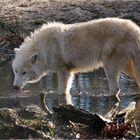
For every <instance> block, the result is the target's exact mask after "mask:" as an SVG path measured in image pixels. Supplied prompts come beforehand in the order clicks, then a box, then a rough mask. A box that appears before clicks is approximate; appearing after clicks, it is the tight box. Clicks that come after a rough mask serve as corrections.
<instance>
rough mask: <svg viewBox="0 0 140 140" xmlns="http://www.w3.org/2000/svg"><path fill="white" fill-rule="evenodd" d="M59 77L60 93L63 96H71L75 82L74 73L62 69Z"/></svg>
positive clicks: (58, 74)
mask: <svg viewBox="0 0 140 140" xmlns="http://www.w3.org/2000/svg"><path fill="white" fill-rule="evenodd" d="M57 76H58V90H59V92H60V93H62V94H69V93H70V88H71V84H72V80H73V73H72V72H70V71H69V70H67V69H66V68H62V69H61V70H59V71H58V72H57Z"/></svg>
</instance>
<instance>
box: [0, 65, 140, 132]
mask: <svg viewBox="0 0 140 140" xmlns="http://www.w3.org/2000/svg"><path fill="white" fill-rule="evenodd" d="M13 79H14V75H13V72H12V68H11V64H6V65H4V66H3V67H0V108H2V107H14V106H15V92H14V90H13V87H12V83H13ZM120 87H121V95H120V99H121V108H125V107H126V106H127V105H128V104H129V103H130V102H132V101H135V102H136V111H135V114H134V115H135V119H136V124H137V127H138V131H139V133H140V89H138V87H137V86H136V84H135V83H134V82H133V81H132V80H131V79H129V78H128V77H126V76H125V75H122V76H121V80H120ZM42 91H45V92H47V99H46V101H47V105H48V107H49V108H50V109H51V108H52V107H53V106H55V105H58V103H72V104H73V105H75V106H79V107H81V108H83V109H85V110H88V111H91V112H96V113H99V114H101V115H104V114H106V113H107V112H108V111H109V110H110V108H112V106H114V104H115V103H116V99H115V97H113V96H109V95H108V82H107V79H106V77H105V75H104V72H103V70H99V71H96V72H94V73H86V74H78V75H76V76H75V78H74V81H73V85H72V89H71V95H69V96H64V95H60V94H58V93H57V76H56V74H53V73H50V74H49V75H48V76H46V77H44V78H43V79H42V80H41V81H39V82H37V83H35V84H30V85H26V87H25V90H24V92H23V93H22V94H21V95H20V100H21V103H22V105H30V104H36V105H40V102H39V93H40V92H42Z"/></svg>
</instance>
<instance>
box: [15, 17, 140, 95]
mask: <svg viewBox="0 0 140 140" xmlns="http://www.w3.org/2000/svg"><path fill="white" fill-rule="evenodd" d="M15 52H16V57H15V60H14V62H13V69H14V71H15V69H16V70H17V73H15V80H14V86H19V87H23V85H25V84H26V83H28V82H29V79H30V78H29V77H32V76H31V73H34V74H35V75H37V78H36V79H40V78H41V77H42V76H44V75H45V74H46V72H47V71H48V70H50V71H54V72H57V75H58V88H59V91H60V92H62V93H69V90H70V85H71V84H69V83H71V81H72V76H73V74H74V73H78V72H89V71H93V70H94V69H98V68H99V67H103V68H104V70H105V73H106V76H107V78H108V82H109V88H110V93H114V94H115V93H116V92H118V90H119V85H118V82H119V77H120V73H121V72H124V73H126V74H128V75H129V76H130V77H132V78H133V79H134V80H135V81H136V82H137V84H138V85H139V86H140V28H139V27H138V26H137V25H136V24H135V23H134V22H132V21H130V20H124V19H119V18H105V19H98V20H92V21H89V22H84V23H75V24H67V25H66V24H63V23H57V22H53V23H48V24H45V25H43V26H42V27H41V28H39V29H37V30H36V31H35V32H34V33H32V34H31V35H30V37H28V38H26V39H25V41H24V42H23V44H22V45H21V46H20V48H19V49H18V50H15ZM35 53H37V55H38V58H37V60H36V62H35V63H33V64H32V63H31V56H32V55H33V54H35ZM23 71H27V74H26V78H23V76H22V75H21V73H22V72H23ZM24 77H25V76H24ZM32 80H33V79H32ZM30 82H31V81H30ZM19 83H20V84H19Z"/></svg>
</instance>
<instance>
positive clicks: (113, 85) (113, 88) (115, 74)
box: [104, 62, 121, 96]
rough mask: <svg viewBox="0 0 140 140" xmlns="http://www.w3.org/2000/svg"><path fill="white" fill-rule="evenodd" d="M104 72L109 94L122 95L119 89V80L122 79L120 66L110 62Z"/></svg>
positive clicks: (105, 66)
mask: <svg viewBox="0 0 140 140" xmlns="http://www.w3.org/2000/svg"><path fill="white" fill-rule="evenodd" d="M104 70H105V74H106V77H107V79H108V84H109V93H110V95H112V94H113V95H116V96H118V94H119V93H120V89H119V79H120V74H121V72H120V70H119V68H118V66H117V65H116V64H114V63H112V62H109V63H107V64H105V65H104Z"/></svg>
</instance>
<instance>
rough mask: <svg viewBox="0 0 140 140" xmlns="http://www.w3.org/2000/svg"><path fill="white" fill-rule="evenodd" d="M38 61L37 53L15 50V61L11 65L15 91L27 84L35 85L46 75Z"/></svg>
mask: <svg viewBox="0 0 140 140" xmlns="http://www.w3.org/2000/svg"><path fill="white" fill-rule="evenodd" d="M39 59H40V58H39V54H38V53H30V52H29V51H28V50H26V49H17V48H15V59H14V61H13V63H12V68H13V71H14V74H15V79H14V83H13V86H14V88H15V89H17V90H20V89H22V88H23V87H24V86H25V85H26V84H27V83H35V82H37V81H38V80H40V79H41V78H42V77H43V76H44V75H45V74H46V71H45V70H44V68H42V65H41V61H40V60H39Z"/></svg>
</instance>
